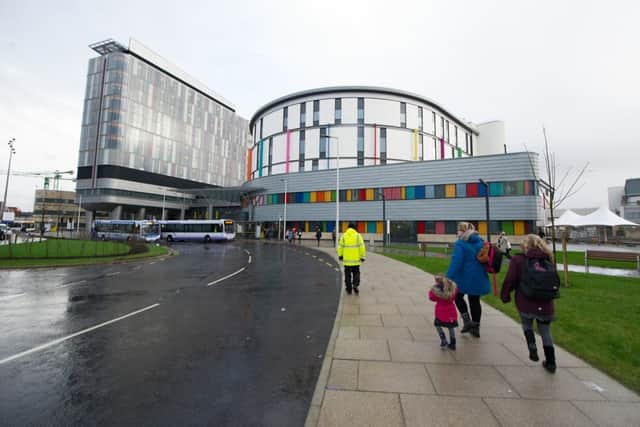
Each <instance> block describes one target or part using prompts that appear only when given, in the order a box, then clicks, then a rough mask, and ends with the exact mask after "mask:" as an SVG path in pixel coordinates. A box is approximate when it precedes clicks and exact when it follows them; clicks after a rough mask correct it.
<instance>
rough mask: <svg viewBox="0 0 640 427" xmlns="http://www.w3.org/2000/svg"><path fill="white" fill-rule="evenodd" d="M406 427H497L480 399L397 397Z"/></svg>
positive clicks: (496, 423) (404, 395) (405, 395)
mask: <svg viewBox="0 0 640 427" xmlns="http://www.w3.org/2000/svg"><path fill="white" fill-rule="evenodd" d="M400 401H401V403H402V410H403V413H404V418H405V421H406V425H407V427H424V426H430V427H431V426H433V427H467V426H482V427H492V426H499V424H498V422H497V421H496V419H495V417H494V416H493V414H492V413H491V410H489V407H488V406H487V405H486V404H485V403H484V401H483V400H482V399H481V398H479V397H478V398H472V397H450V396H427V395H425V396H418V395H408V394H402V395H400Z"/></svg>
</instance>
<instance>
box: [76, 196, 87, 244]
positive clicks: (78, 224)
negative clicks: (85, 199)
mask: <svg viewBox="0 0 640 427" xmlns="http://www.w3.org/2000/svg"><path fill="white" fill-rule="evenodd" d="M78 197H79V199H78V223H77V224H76V232H77V233H78V236H79V235H80V211H82V194H79V195H78ZM85 231H86V230H85Z"/></svg>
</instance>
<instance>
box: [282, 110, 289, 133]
mask: <svg viewBox="0 0 640 427" xmlns="http://www.w3.org/2000/svg"><path fill="white" fill-rule="evenodd" d="M288 122H289V107H284V109H283V110H282V131H283V132H286V131H287V125H288Z"/></svg>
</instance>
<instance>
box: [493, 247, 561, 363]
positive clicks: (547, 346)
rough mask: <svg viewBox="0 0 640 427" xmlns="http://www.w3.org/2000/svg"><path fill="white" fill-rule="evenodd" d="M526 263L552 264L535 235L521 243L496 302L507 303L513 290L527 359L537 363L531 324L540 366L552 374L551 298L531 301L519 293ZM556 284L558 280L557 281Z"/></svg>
mask: <svg viewBox="0 0 640 427" xmlns="http://www.w3.org/2000/svg"><path fill="white" fill-rule="evenodd" d="M530 260H545V261H549V262H551V263H552V262H553V253H552V251H551V249H549V247H548V246H547V244H546V243H545V242H544V240H542V239H541V238H540V237H539V236H537V235H535V234H529V235H527V236H526V237H525V238H524V241H523V242H522V253H519V254H516V255H514V256H513V258H512V260H511V262H510V263H509V270H508V271H507V275H506V276H505V278H504V282H503V283H502V289H501V291H500V299H501V300H502V302H503V303H508V302H509V301H511V292H512V291H514V290H515V300H516V308H517V309H518V312H519V313H520V320H521V322H522V330H523V332H524V336H525V339H526V340H527V347H528V349H529V359H531V360H532V361H534V362H537V361H538V360H540V358H539V357H538V348H537V346H536V337H535V335H534V332H533V322H534V321H535V322H536V323H537V324H538V332H540V335H541V336H542V345H543V347H542V348H543V350H544V357H545V360H544V361H543V362H542V366H544V368H545V369H546V370H547V371H548V372H550V373H554V372H555V371H556V354H555V349H554V347H553V338H552V337H551V322H552V321H553V320H555V308H554V304H553V299H542V300H537V299H531V298H528V297H527V296H526V295H525V294H524V292H523V290H522V286H523V284H522V281H523V273H524V270H525V268H527V267H526V264H527V263H528V262H529V261H530ZM557 281H558V284H559V279H558V280H557Z"/></svg>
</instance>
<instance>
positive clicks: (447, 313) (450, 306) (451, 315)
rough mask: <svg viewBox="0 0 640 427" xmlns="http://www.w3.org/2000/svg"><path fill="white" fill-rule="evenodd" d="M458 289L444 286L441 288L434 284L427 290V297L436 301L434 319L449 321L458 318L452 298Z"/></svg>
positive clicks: (453, 298) (454, 297)
mask: <svg viewBox="0 0 640 427" xmlns="http://www.w3.org/2000/svg"><path fill="white" fill-rule="evenodd" d="M457 293H458V289H457V288H456V287H455V285H454V286H453V287H447V286H445V287H444V288H443V289H440V288H438V287H437V286H434V287H432V288H431V290H430V291H429V299H430V300H431V301H435V302H436V319H438V320H439V321H441V322H445V323H449V322H454V321H456V320H458V311H457V310H456V305H455V303H454V300H455V299H456V294H457Z"/></svg>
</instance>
